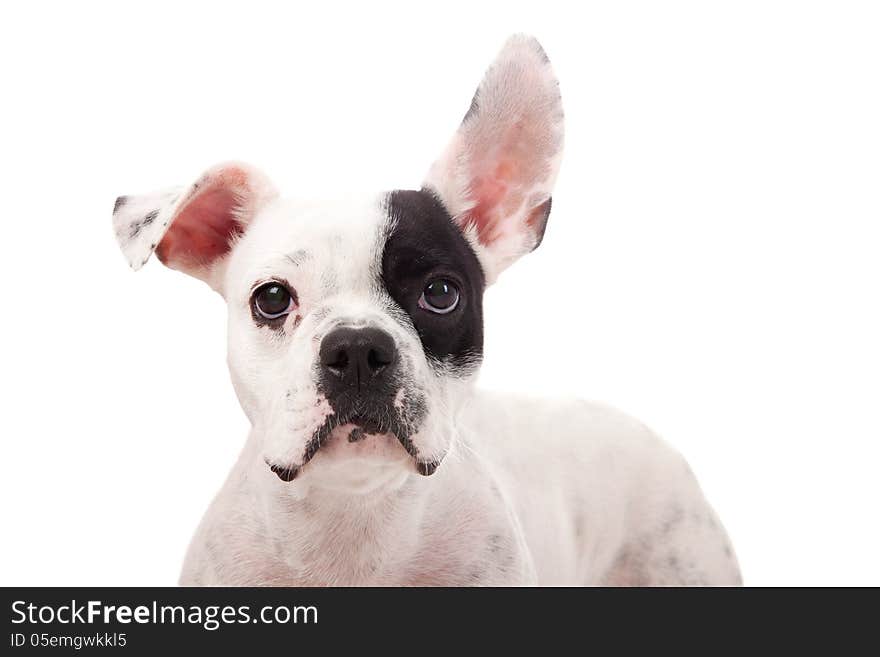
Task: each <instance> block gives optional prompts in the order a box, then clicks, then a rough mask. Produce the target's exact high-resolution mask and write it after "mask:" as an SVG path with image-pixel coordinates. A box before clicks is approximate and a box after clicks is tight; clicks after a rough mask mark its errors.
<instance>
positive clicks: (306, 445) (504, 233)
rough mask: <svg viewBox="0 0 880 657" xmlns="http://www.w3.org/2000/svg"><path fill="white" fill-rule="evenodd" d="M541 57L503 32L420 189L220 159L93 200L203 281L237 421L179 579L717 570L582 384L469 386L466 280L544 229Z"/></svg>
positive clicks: (644, 575) (424, 579)
mask: <svg viewBox="0 0 880 657" xmlns="http://www.w3.org/2000/svg"><path fill="white" fill-rule="evenodd" d="M562 135H563V132H562V108H561V100H560V95H559V91H558V84H557V82H556V79H555V77H554V76H553V74H552V70H551V68H550V64H549V61H548V60H547V58H546V55H545V54H544V52H543V50H542V49H541V48H540V46H539V45H538V44H537V42H535V41H534V40H533V39H529V38H527V37H514V38H512V39H511V40H510V41H509V42H508V44H507V45H506V46H505V47H504V49H503V50H502V51H501V53H500V55H499V57H498V60H497V61H496V62H495V64H494V65H493V67H492V68H490V70H489V71H488V73H487V75H486V77H485V79H484V80H483V82H482V84H481V85H480V87H479V89H478V90H477V94H476V96H475V97H474V100H473V102H472V104H471V108H470V110H469V111H468V113H467V115H466V116H465V119H464V121H463V122H462V124H461V126H460V128H459V130H458V132H457V133H456V134H455V136H454V137H453V139H452V141H451V142H450V145H449V147H448V148H447V150H446V151H445V152H444V153H443V154H442V155H441V157H440V158H439V159H438V160H437V162H436V163H435V164H434V166H433V167H432V168H431V170H430V171H429V173H428V176H427V178H426V180H425V184H424V186H423V188H422V189H420V190H400V191H394V192H389V193H382V194H379V195H376V196H373V197H368V198H364V199H354V198H349V199H344V200H341V201H337V202H314V203H306V202H302V201H290V200H286V199H283V198H281V197H280V196H279V195H278V193H277V192H276V191H275V189H274V187H273V186H272V184H271V183H270V182H269V181H268V179H267V178H265V177H264V176H263V175H262V174H261V173H259V172H258V171H256V170H254V169H253V168H251V167H249V166H246V165H242V164H225V165H221V166H218V167H215V168H213V169H211V170H209V171H208V172H207V173H205V174H204V175H203V176H202V177H201V178H200V179H199V180H198V181H197V182H195V183H194V184H192V185H190V186H189V187H186V188H179V189H173V190H168V191H165V192H159V193H156V194H150V195H144V196H139V197H120V198H119V199H117V204H116V208H115V210H114V224H115V227H116V234H117V237H118V239H119V241H120V244H121V246H122V249H123V252H124V253H125V254H126V255H127V256H128V258H129V261H130V262H131V264H132V265H133V266H134V267H135V268H139V267H140V266H141V265H143V264H144V263H145V262H146V260H147V259H148V258H149V256H150V254H151V253H153V252H154V251H155V252H156V253H157V255H158V256H159V258H160V259H161V260H162V261H163V262H164V263H165V264H167V265H168V266H170V267H172V268H175V269H179V270H181V271H183V272H185V273H188V274H190V275H193V276H196V277H198V278H200V279H202V280H204V281H205V282H207V283H208V284H209V285H210V286H211V287H213V288H214V289H215V290H217V291H218V292H219V293H221V294H222V295H223V296H224V298H225V299H226V301H227V304H228V308H229V315H228V317H229V321H228V338H229V350H228V353H229V358H228V361H229V368H230V372H231V375H232V381H233V385H234V386H235V389H236V392H237V394H238V397H239V400H240V402H241V405H242V407H243V408H244V410H245V412H246V413H247V415H248V418H249V420H250V421H251V424H252V430H251V434H250V436H249V438H248V441H247V443H246V446H245V448H244V450H243V452H242V454H241V456H240V458H239V461H238V463H237V465H236V466H235V468H234V469H233V471H232V474H231V475H230V477H229V479H228V480H227V482H226V484H225V486H224V487H223V489H222V490H221V492H220V493H219V495H218V496H217V498H216V500H215V501H214V503H213V504H212V506H211V508H210V509H209V511H208V513H207V515H206V517H205V519H204V520H203V522H202V524H201V525H200V527H199V529H198V531H197V533H196V536H195V538H194V539H193V542H192V545H191V547H190V550H189V554H188V556H187V559H186V562H185V565H184V570H183V575H182V577H181V581H182V583H184V584H240V585H244V584H279V585H280V584H284V585H328V584H329V585H468V584H488V585H491V584H676V583H682V584H732V583H736V582H738V579H739V575H738V568H737V566H736V561H735V558H734V557H733V553H732V549H731V547H730V545H729V543H728V541H727V538H726V536H725V534H724V531H723V529H722V528H721V526H720V524H719V523H718V521H717V519H716V518H715V516H714V514H713V512H712V511H711V509H710V508H709V507H708V505H707V504H706V502H705V501H704V499H703V496H702V494H701V492H700V490H699V488H698V486H697V484H696V483H695V480H694V478H693V476H692V475H691V473H690V470H689V469H688V468H687V465H686V464H685V463H684V461H683V460H682V459H681V457H679V456H678V455H677V454H675V453H674V452H673V451H672V450H670V449H669V448H668V447H666V446H664V445H663V444H662V443H661V442H660V441H659V440H658V439H657V438H655V437H653V436H652V435H651V433H650V432H649V431H648V430H646V429H645V428H644V427H642V426H641V425H639V424H638V423H636V422H634V421H632V420H630V419H628V418H627V417H626V416H624V415H622V414H620V413H618V412H616V411H613V410H611V409H608V408H605V407H601V406H596V405H591V404H586V403H583V402H569V403H562V402H547V401H536V400H527V399H508V398H504V397H497V396H492V395H489V394H487V393H484V392H481V391H478V390H476V389H475V388H474V386H473V379H474V375H475V373H476V371H477V369H478V367H479V363H480V360H481V356H482V348H483V317H482V295H483V291H484V289H485V288H486V286H488V285H490V284H491V283H493V282H494V281H495V280H496V279H497V277H498V275H499V274H500V273H501V272H502V271H503V270H504V269H505V268H506V267H507V266H509V265H510V264H511V263H512V262H513V261H515V260H516V259H517V258H518V257H520V256H521V255H523V254H525V253H527V252H528V251H530V250H533V249H534V248H536V247H537V246H538V245H539V244H540V242H541V239H542V238H543V234H544V228H545V226H546V222H547V218H548V216H549V213H550V205H551V200H550V192H551V190H552V186H553V182H554V181H555V178H556V173H557V171H558V168H559V163H560V160H561V153H562Z"/></svg>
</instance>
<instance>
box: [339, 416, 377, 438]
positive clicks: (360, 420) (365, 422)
mask: <svg viewBox="0 0 880 657" xmlns="http://www.w3.org/2000/svg"><path fill="white" fill-rule="evenodd" d="M342 424H353V425H355V426H356V427H359V428H361V429H363V430H364V433H370V434H373V433H388V432H387V430H385V427H383V426H382V422H381V421H380V420H378V419H377V418H372V417H369V416H365V415H353V416H352V417H350V418H348V420H347V421H345V422H343V423H342Z"/></svg>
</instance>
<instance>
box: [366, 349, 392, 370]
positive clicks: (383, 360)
mask: <svg viewBox="0 0 880 657" xmlns="http://www.w3.org/2000/svg"><path fill="white" fill-rule="evenodd" d="M390 364H391V358H389V357H388V355H387V354H384V353H382V352H380V351H378V350H377V349H370V351H369V353H368V354H367V365H368V366H369V368H370V370H372V371H373V372H375V373H378V372H380V371H382V370H383V369H385V367H386V366H388V365H390Z"/></svg>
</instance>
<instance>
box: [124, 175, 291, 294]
mask: <svg viewBox="0 0 880 657" xmlns="http://www.w3.org/2000/svg"><path fill="white" fill-rule="evenodd" d="M276 195H277V193H276V191H275V188H274V187H273V186H272V184H271V183H270V182H269V180H268V179H267V178H266V177H265V176H264V175H263V174H262V173H260V172H259V171H257V170H256V169H254V168H252V167H250V166H248V165H245V164H239V163H228V164H221V165H218V166H216V167H213V168H212V169H209V170H208V171H207V172H205V173H204V174H203V175H202V177H201V178H199V179H198V180H197V181H196V182H195V183H193V184H192V185H190V186H189V187H178V188H174V189H166V190H163V191H160V192H154V193H152V194H143V195H137V196H120V197H119V198H117V199H116V205H115V207H114V208H113V227H114V229H115V231H116V239H117V240H118V241H119V246H120V248H121V249H122V252H123V254H125V257H126V258H128V262H129V264H130V265H131V266H132V268H133V269H135V270H138V269H140V268H141V267H142V266H143V265H145V264H146V262H147V260H149V259H150V255H151V254H152V253H153V251H155V252H156V255H158V256H159V260H161V261H162V262H163V263H164V264H166V265H167V266H168V267H171V268H172V269H178V270H180V271H182V272H184V273H186V274H189V275H190V276H195V277H196V278H200V279H202V280H203V281H205V282H207V283H208V284H209V285H211V287H214V288H215V289H217V287H218V284H219V276H218V272H219V270H220V265H221V264H222V263H223V262H224V261H225V256H226V255H227V254H228V253H229V251H230V249H231V248H232V243H233V241H234V239H235V238H236V237H237V236H239V235H241V234H242V233H244V231H245V229H246V228H247V225H248V224H249V223H250V222H251V220H252V219H253V218H254V215H255V214H256V213H257V211H258V210H259V209H260V208H261V207H263V205H265V203H266V202H267V201H269V200H271V199H272V198H274V197H275V196H276Z"/></svg>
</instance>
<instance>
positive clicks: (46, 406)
mask: <svg viewBox="0 0 880 657" xmlns="http://www.w3.org/2000/svg"><path fill="white" fill-rule="evenodd" d="M328 5H329V3H328V4H327V5H325V4H322V3H303V4H294V3H281V2H275V3H260V2H248V3H241V2H239V3H229V4H226V3H214V2H211V3H170V2H154V3H150V4H149V5H142V6H138V7H133V6H131V5H127V4H124V3H110V2H107V3H94V2H84V3H75V4H69V3H55V4H44V3H39V4H37V3H33V4H30V5H27V6H25V5H18V6H17V7H16V8H12V7H11V6H6V7H4V8H3V9H2V10H0V62H2V64H0V67H2V79H0V84H2V87H0V89H2V95H3V98H4V100H3V102H2V105H0V185H2V188H3V191H4V194H3V210H2V213H3V217H2V220H3V237H2V258H0V268H2V276H0V286H2V288H0V292H2V299H3V302H4V305H5V310H4V312H3V321H2V331H3V332H2V340H0V349H2V353H0V364H2V365H0V366H2V370H3V379H2V380H3V386H4V389H3V395H2V399H3V411H2V414H0V435H2V458H0V500H2V501H0V504H2V518H0V522H2V526H3V540H2V542H0V554H2V559H0V584H4V585H9V584H21V585H49V584H95V585H98V584H102V585H127V584H144V585H158V584H172V583H174V582H175V581H176V578H177V575H178V571H179V567H180V563H181V560H182V557H183V554H184V551H185V549H186V546H187V542H188V540H189V537H190V535H191V533H192V532H193V530H194V529H195V526H196V524H197V522H198V521H199V519H200V517H201V514H202V512H203V511H204V510H205V508H206V507H207V505H208V502H209V500H210V499H211V497H212V496H213V494H214V493H215V492H216V490H217V489H218V488H219V486H220V484H221V482H222V481H223V479H224V477H225V476H226V474H227V472H228V471H229V469H230V468H231V466H232V463H233V461H234V459H235V457H236V455H237V453H238V450H239V448H240V447H241V445H242V444H243V442H244V439H245V435H246V432H247V428H248V426H247V422H246V420H245V418H244V415H243V413H242V412H241V411H240V409H239V407H238V404H237V401H236V399H235V396H234V393H233V391H232V387H231V384H230V383H229V380H228V374H227V371H226V365H225V310H224V306H223V303H222V300H221V299H220V297H219V296H217V295H215V294H214V293H213V292H211V291H210V290H209V289H208V288H207V287H206V286H204V285H203V284H201V283H199V282H197V281H195V280H193V279H188V278H187V277H185V276H183V275H181V274H178V273H176V272H172V271H170V270H166V269H164V268H163V267H162V266H161V265H160V264H158V262H155V261H154V262H151V263H150V264H149V265H148V266H147V267H146V268H145V269H144V270H143V271H142V272H140V273H138V274H137V275H135V274H134V273H132V272H130V271H129V270H128V268H127V266H126V265H125V262H124V260H123V258H122V256H121V254H120V253H119V252H118V250H117V247H116V245H115V243H114V239H113V235H112V231H111V228H110V212H111V208H112V205H113V200H114V199H115V197H116V196H117V195H119V194H124V193H137V192H143V191H149V190H152V189H155V188H161V187H164V186H168V185H174V184H184V183H187V182H190V181H192V180H193V179H194V178H195V177H196V176H197V175H198V174H199V173H200V172H201V171H202V170H203V169H204V168H206V167H208V166H210V165H211V164H213V163H215V162H218V161H222V160H227V159H243V160H246V161H249V162H251V163H253V164H256V165H257V166H259V167H261V168H262V169H264V170H265V171H266V172H267V173H268V174H269V175H270V176H271V177H272V178H273V179H274V180H275V181H276V183H277V184H278V185H279V186H280V187H281V188H282V189H283V190H285V191H286V192H287V193H288V194H290V195H299V196H326V195H338V194H346V193H350V192H362V191H364V190H380V189H390V188H396V187H417V186H418V185H419V183H420V182H421V178H422V175H423V174H424V173H425V171H426V170H427V167H428V165H429V164H430V162H431V161H432V159H433V158H434V157H435V156H436V155H437V154H439V152H440V149H441V148H442V146H443V145H444V143H445V142H446V140H447V139H448V138H449V137H450V136H451V134H452V132H453V130H454V129H455V128H456V126H457V124H458V122H459V120H460V118H461V116H462V115H463V114H464V112H465V110H466V109H467V107H468V104H469V102H470V99H471V94H472V92H473V91H474V89H475V87H476V84H477V82H478V81H479V79H480V77H481V76H482V73H483V71H484V69H485V67H486V66H487V65H488V64H489V62H490V61H491V60H492V58H493V57H494V55H495V52H496V51H497V50H498V48H500V46H501V44H502V43H503V41H504V40H505V38H506V37H507V36H508V34H510V33H512V32H517V31H526V32H531V33H533V34H535V35H536V36H537V37H538V38H539V39H540V40H541V41H542V43H543V45H544V47H545V49H546V50H547V52H548V54H549V56H550V58H551V59H552V61H553V62H554V65H555V68H556V71H557V74H558V76H559V79H560V81H561V86H562V92H563V99H564V103H565V109H566V117H567V136H566V156H565V162H564V164H563V167H562V173H561V175H560V178H559V181H558V184H557V188H556V192H555V194H554V203H553V212H552V216H551V218H550V223H549V226H548V229H547V234H546V239H545V241H544V244H543V245H542V246H541V247H540V249H538V250H537V251H536V252H535V253H534V254H532V255H531V256H529V257H527V258H525V259H524V260H523V261H522V262H520V263H519V264H518V265H516V266H515V267H514V268H513V269H512V270H510V271H508V272H507V273H505V274H504V275H503V276H502V278H501V281H500V283H499V284H498V285H497V287H496V288H493V289H491V290H490V291H489V292H488V294H487V297H486V317H487V331H486V360H485V367H484V372H483V375H482V382H481V383H482V385H485V386H489V387H496V388H509V389H516V390H520V391H526V392H535V393H540V394H545V395H550V394H564V395H574V396H580V397H586V398H591V399H597V400H601V401H605V402H608V403H611V404H612V405H615V406H618V407H620V408H622V409H624V410H626V411H628V412H630V413H632V414H633V415H635V416H637V417H638V418H639V419H641V420H642V421H644V422H645V423H647V424H648V425H650V426H652V427H653V428H654V429H656V430H657V431H658V432H659V433H660V434H661V435H663V436H664V437H665V438H666V439H667V440H668V441H669V442H671V443H672V444H673V445H675V446H676V447H677V448H678V449H680V450H681V451H682V452H683V453H684V454H685V455H686V456H687V458H688V459H689V461H690V463H691V465H692V467H693V469H694V471H695V472H696V473H697V475H698V477H699V479H700V481H701V483H702V485H703V487H704V489H705V490H706V492H707V495H708V497H709V499H710V501H711V502H712V503H713V504H714V506H715V507H716V509H717V510H718V511H719V513H720V515H721V517H722V519H723V521H724V522H725V524H726V525H727V528H728V530H729V531H730V534H731V536H732V538H733V542H734V545H735V547H736V549H737V552H738V554H739V557H740V560H741V564H742V567H743V572H744V575H745V579H746V583H748V584H753V585H776V584H791V585H807V584H818V585H826V584H874V585H877V584H880V565H878V563H880V562H878V560H877V554H878V553H880V529H878V521H877V517H878V514H877V503H878V497H880V484H878V476H877V464H878V461H880V413H878V399H880V374H878V373H880V341H878V336H880V311H878V297H880V294H878V288H880V258H878V252H880V228H878V225H880V193H878V189H880V187H878V184H880V182H878V181H880V120H878V118H880V39H878V38H877V36H878V34H880V10H878V6H877V5H876V4H875V3H870V2H864V3H855V2H824V3H822V2H774V1H762V2H737V3H706V2H665V3H653V2H639V3H633V2H607V3H579V4H578V3H567V2H566V3H552V2H542V3H525V4H523V5H519V4H517V3H511V2H494V3H490V2H485V3H466V4H462V5H460V6H458V5H454V4H450V3H440V4H438V3H431V4H427V3H426V4H417V3H411V2H410V3H400V4H399V5H397V6H377V5H375V3H361V5H362V6H361V5H357V4H352V5H348V6H341V5H336V4H333V5H329V6H328ZM536 439H540V437H536ZM535 467H536V468H540V463H536V464H535Z"/></svg>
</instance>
